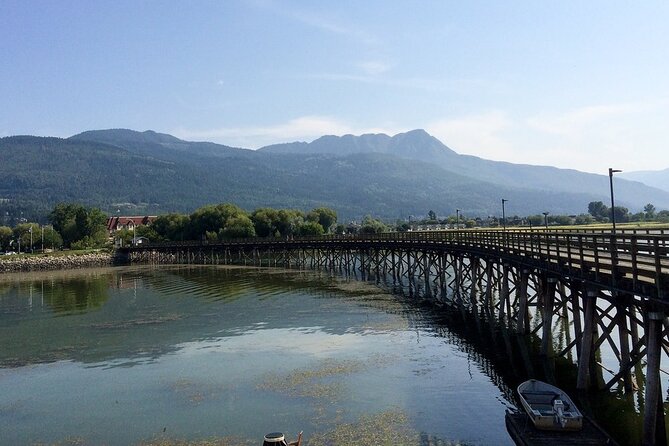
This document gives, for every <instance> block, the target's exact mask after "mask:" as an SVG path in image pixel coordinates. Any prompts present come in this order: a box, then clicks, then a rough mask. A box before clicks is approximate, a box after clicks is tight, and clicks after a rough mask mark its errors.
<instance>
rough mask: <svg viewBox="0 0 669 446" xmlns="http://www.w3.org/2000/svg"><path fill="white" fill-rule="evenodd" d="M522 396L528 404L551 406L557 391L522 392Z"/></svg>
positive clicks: (556, 396)
mask: <svg viewBox="0 0 669 446" xmlns="http://www.w3.org/2000/svg"><path fill="white" fill-rule="evenodd" d="M522 395H523V398H525V401H527V403H528V404H529V405H530V406H535V405H546V406H550V407H551V409H552V407H553V401H554V400H555V399H556V398H558V397H559V395H558V394H557V393H554V392H523V393H522Z"/></svg>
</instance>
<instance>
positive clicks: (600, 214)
mask: <svg viewBox="0 0 669 446" xmlns="http://www.w3.org/2000/svg"><path fill="white" fill-rule="evenodd" d="M588 213H589V214H590V215H592V216H593V217H594V218H595V220H597V221H603V220H606V219H608V218H609V213H610V211H609V208H607V207H606V205H605V204H604V203H602V202H601V201H591V202H590V203H588Z"/></svg>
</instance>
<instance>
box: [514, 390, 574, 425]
mask: <svg viewBox="0 0 669 446" xmlns="http://www.w3.org/2000/svg"><path fill="white" fill-rule="evenodd" d="M518 395H519V397H520V402H521V404H522V405H523V409H525V411H526V412H527V414H528V415H529V417H530V419H531V420H532V422H533V423H534V426H535V427H536V428H537V429H542V430H552V431H578V430H581V429H582V428H583V415H582V414H581V412H580V411H579V410H578V408H577V407H576V405H575V404H574V403H573V401H572V400H571V398H569V396H568V395H567V394H566V393H565V392H564V391H562V390H561V389H559V388H557V387H555V386H552V385H550V384H548V383H545V382H542V381H538V380H535V379H531V380H529V381H525V382H524V383H522V384H521V385H519V386H518Z"/></svg>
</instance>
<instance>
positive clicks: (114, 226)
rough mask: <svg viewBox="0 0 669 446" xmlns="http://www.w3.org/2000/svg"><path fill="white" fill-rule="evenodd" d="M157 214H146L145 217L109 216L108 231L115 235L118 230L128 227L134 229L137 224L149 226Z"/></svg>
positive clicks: (130, 229)
mask: <svg viewBox="0 0 669 446" xmlns="http://www.w3.org/2000/svg"><path fill="white" fill-rule="evenodd" d="M156 218H158V216H157V215H145V216H143V217H121V216H118V217H109V218H108V219H107V231H109V235H113V234H114V233H115V232H116V231H120V230H121V229H127V230H129V231H133V230H134V229H135V228H136V227H137V226H149V225H150V224H151V223H153V220H155V219H156Z"/></svg>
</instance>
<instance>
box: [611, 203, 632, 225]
mask: <svg viewBox="0 0 669 446" xmlns="http://www.w3.org/2000/svg"><path fill="white" fill-rule="evenodd" d="M613 213H614V214H615V216H616V223H623V222H626V221H629V209H627V208H625V207H622V206H616V207H614V208H613Z"/></svg>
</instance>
